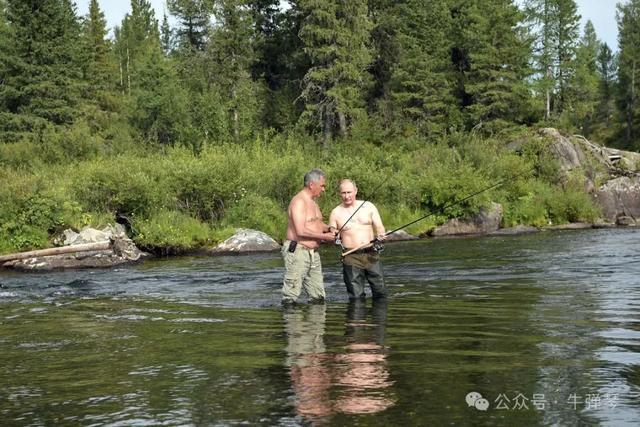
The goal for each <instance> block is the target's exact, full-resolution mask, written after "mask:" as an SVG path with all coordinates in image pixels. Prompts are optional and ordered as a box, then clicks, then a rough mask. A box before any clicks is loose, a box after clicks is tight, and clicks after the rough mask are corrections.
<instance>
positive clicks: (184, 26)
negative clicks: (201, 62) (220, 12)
mask: <svg viewBox="0 0 640 427" xmlns="http://www.w3.org/2000/svg"><path fill="white" fill-rule="evenodd" d="M213 3H214V0H168V1H167V6H168V7H169V12H170V13H171V14H172V15H173V16H175V17H177V18H178V28H177V29H176V37H177V44H178V47H180V48H182V49H192V50H196V51H201V50H203V49H204V47H205V43H206V35H207V27H208V26H209V19H210V17H211V11H212V9H213Z"/></svg>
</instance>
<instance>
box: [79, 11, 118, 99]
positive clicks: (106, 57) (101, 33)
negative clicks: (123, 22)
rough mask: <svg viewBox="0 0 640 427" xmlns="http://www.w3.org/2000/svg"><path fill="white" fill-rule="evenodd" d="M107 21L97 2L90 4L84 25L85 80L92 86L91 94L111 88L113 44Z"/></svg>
mask: <svg viewBox="0 0 640 427" xmlns="http://www.w3.org/2000/svg"><path fill="white" fill-rule="evenodd" d="M107 32H108V31H107V20H106V18H105V16H104V13H103V12H102V10H101V9H100V6H99V4H98V1H97V0H91V2H90V3H89V14H88V15H87V16H86V18H85V20H84V24H83V31H82V34H83V41H84V46H83V47H84V55H83V59H84V64H83V65H84V66H83V71H84V78H85V80H86V81H87V82H88V83H89V85H90V92H91V93H95V92H96V91H97V90H104V89H106V88H107V87H108V86H109V81H110V80H111V78H112V76H113V72H114V64H113V63H112V57H111V43H110V41H109V40H108V39H107V38H106V37H107Z"/></svg>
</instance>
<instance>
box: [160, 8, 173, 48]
mask: <svg viewBox="0 0 640 427" xmlns="http://www.w3.org/2000/svg"><path fill="white" fill-rule="evenodd" d="M160 42H161V43H162V50H163V51H164V53H165V55H168V54H170V53H171V51H172V50H173V32H172V31H171V26H170V25H169V18H168V17H167V14H166V13H165V14H164V15H162V25H160Z"/></svg>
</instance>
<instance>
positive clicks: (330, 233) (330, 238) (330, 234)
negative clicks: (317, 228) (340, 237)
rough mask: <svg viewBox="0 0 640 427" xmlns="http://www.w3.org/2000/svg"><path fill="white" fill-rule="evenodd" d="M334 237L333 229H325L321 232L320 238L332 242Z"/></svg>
mask: <svg viewBox="0 0 640 427" xmlns="http://www.w3.org/2000/svg"><path fill="white" fill-rule="evenodd" d="M335 239H336V233H335V232H333V231H326V232H324V233H322V238H321V239H320V240H324V241H328V242H333V241H334V240H335Z"/></svg>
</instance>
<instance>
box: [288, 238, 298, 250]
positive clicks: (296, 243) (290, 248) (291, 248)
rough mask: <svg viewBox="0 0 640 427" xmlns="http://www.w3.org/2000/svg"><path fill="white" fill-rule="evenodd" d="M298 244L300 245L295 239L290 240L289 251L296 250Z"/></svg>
mask: <svg viewBox="0 0 640 427" xmlns="http://www.w3.org/2000/svg"><path fill="white" fill-rule="evenodd" d="M296 246H298V242H296V241H295V240H292V241H290V242H289V252H295V251H296Z"/></svg>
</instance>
